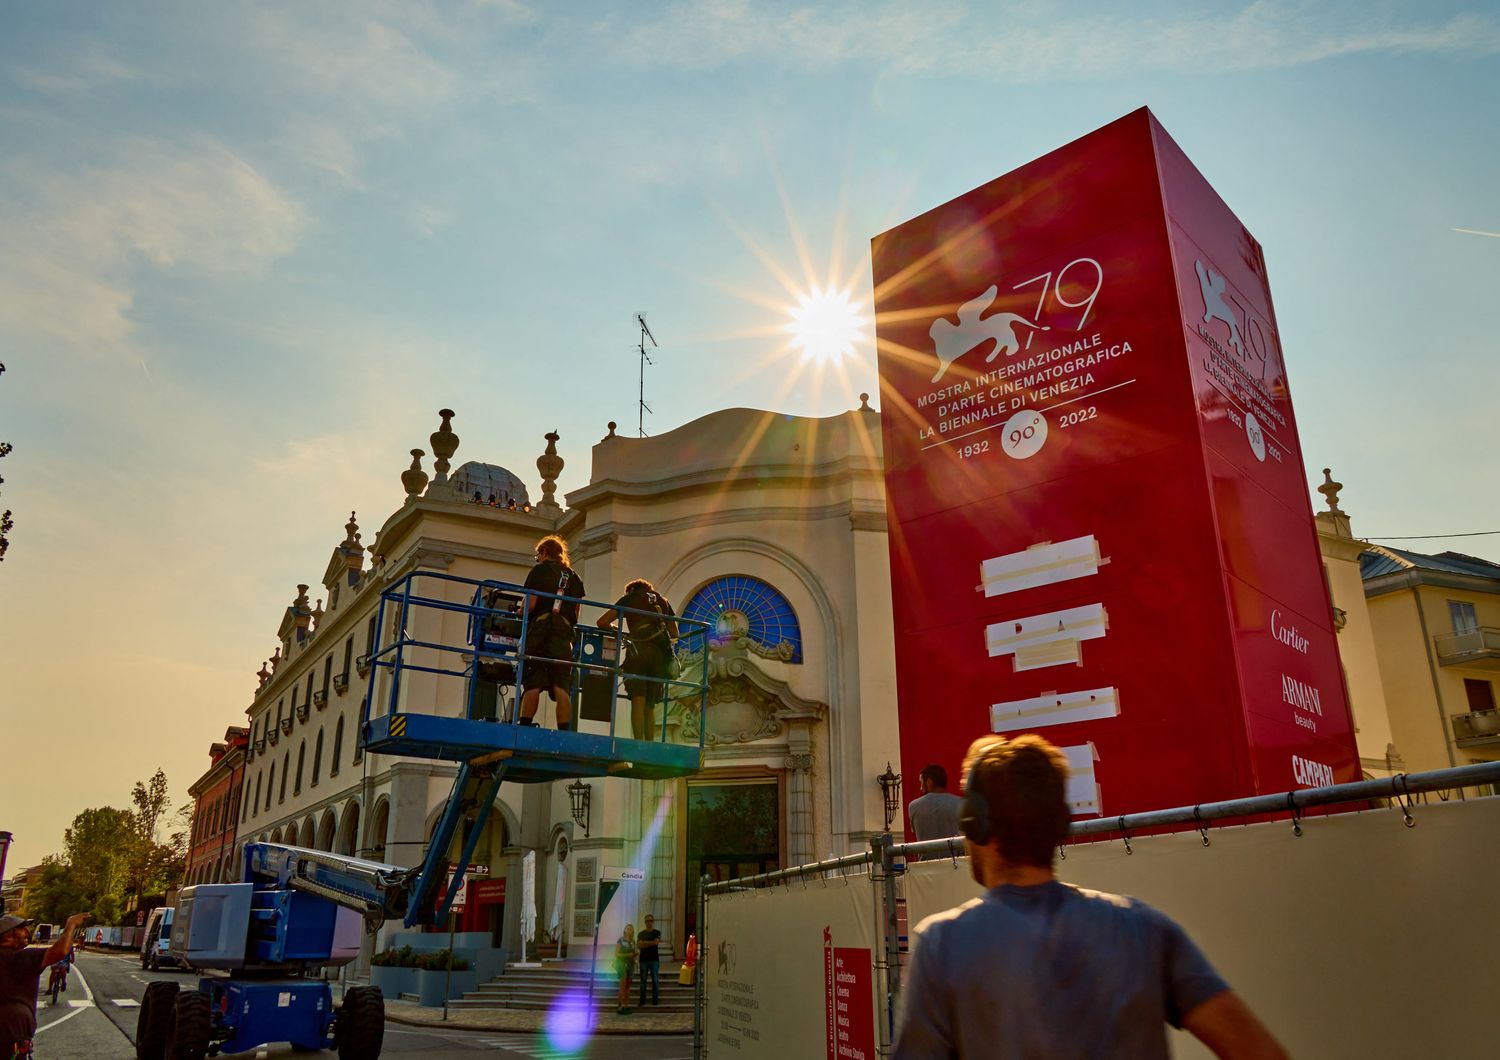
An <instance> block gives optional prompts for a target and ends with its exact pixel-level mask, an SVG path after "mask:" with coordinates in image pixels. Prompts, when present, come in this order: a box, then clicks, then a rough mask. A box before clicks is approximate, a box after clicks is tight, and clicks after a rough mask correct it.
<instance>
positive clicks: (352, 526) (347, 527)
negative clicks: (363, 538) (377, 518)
mask: <svg viewBox="0 0 1500 1060" xmlns="http://www.w3.org/2000/svg"><path fill="white" fill-rule="evenodd" d="M364 550H365V546H364V545H361V544H360V543H359V524H358V523H356V522H355V521H354V513H353V512H352V511H351V512H350V513H349V521H348V522H347V523H345V524H344V551H345V552H350V551H359V552H363V551H364Z"/></svg>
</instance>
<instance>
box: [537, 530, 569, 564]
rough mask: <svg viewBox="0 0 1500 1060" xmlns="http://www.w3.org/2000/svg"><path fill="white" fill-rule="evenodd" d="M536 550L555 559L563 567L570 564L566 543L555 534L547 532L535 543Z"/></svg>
mask: <svg viewBox="0 0 1500 1060" xmlns="http://www.w3.org/2000/svg"><path fill="white" fill-rule="evenodd" d="M536 550H537V551H538V552H540V553H541V554H542V555H544V556H546V557H547V558H548V559H555V560H557V561H558V562H559V563H561V564H562V565H563V566H564V567H567V566H571V564H569V563H568V543H567V542H566V541H564V540H563V539H562V538H560V537H558V536H557V535H556V534H548V535H547V536H546V537H544V538H542V539H541V540H540V541H538V542H537V543H536Z"/></svg>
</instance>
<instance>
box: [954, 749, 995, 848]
mask: <svg viewBox="0 0 1500 1060" xmlns="http://www.w3.org/2000/svg"><path fill="white" fill-rule="evenodd" d="M978 781H979V763H978V762H975V763H974V765H973V766H971V767H970V769H969V775H968V777H967V778H966V779H965V780H964V801H963V805H962V806H960V807H959V808H958V830H959V831H960V832H962V833H963V834H964V838H965V839H967V840H969V842H971V843H975V844H978V845H979V846H984V845H985V844H986V843H988V842H989V841H990V840H991V839H994V838H995V834H994V830H993V829H992V828H991V827H990V801H989V800H988V799H986V798H985V797H984V792H982V791H980V790H979V783H978Z"/></svg>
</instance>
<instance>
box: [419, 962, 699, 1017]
mask: <svg viewBox="0 0 1500 1060" xmlns="http://www.w3.org/2000/svg"><path fill="white" fill-rule="evenodd" d="M679 963H680V962H676V961H671V962H663V964H662V976H661V1004H660V1005H655V1006H653V1005H651V1004H649V1001H648V1004H647V1006H646V1008H647V1010H649V1011H652V1012H688V1013H690V1012H692V1011H693V988H692V987H691V986H682V985H680V984H679V983H678V982H677V969H678V967H679ZM619 989H620V985H619V980H618V979H617V978H616V976H615V972H614V967H613V965H612V963H608V962H606V961H604V960H601V961H600V962H599V967H598V969H597V971H596V974H595V977H594V1008H595V1009H596V1010H598V1011H601V1012H613V1011H614V1009H615V1005H616V1003H617V1001H618V998H619ZM588 993H589V962H588V961H582V960H578V959H576V958H569V959H567V960H561V961H546V962H544V963H543V965H542V967H540V968H516V967H514V966H512V967H508V968H506V970H505V974H504V975H501V976H497V977H496V978H494V979H491V980H490V981H489V982H488V983H482V984H480V986H479V989H478V990H472V991H469V992H468V993H466V994H464V996H463V997H462V998H461V999H460V1000H457V1001H450V1002H448V1007H449V1008H450V1009H459V1008H461V1009H524V1010H528V1011H533V1012H546V1011H548V1010H550V1009H551V1008H552V1007H553V1006H554V1005H556V1004H557V1003H558V1002H560V1001H562V1000H563V999H564V998H568V999H574V1000H578V999H586V998H587V997H588ZM639 999H640V980H639V979H637V980H635V981H633V982H632V983H631V984H630V1007H631V1008H637V1005H636V1002H637V1001H638V1000H639Z"/></svg>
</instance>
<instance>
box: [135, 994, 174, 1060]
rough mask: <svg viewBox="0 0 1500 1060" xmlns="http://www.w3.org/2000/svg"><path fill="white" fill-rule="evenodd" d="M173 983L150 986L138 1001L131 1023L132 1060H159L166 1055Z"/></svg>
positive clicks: (169, 1030)
mask: <svg viewBox="0 0 1500 1060" xmlns="http://www.w3.org/2000/svg"><path fill="white" fill-rule="evenodd" d="M176 1000H177V984H176V983H150V984H148V985H147V986H146V993H145V994H144V995H143V996H142V997H141V1011H140V1015H139V1016H137V1017H136V1021H135V1055H136V1060H162V1058H163V1057H165V1056H166V1054H167V1035H168V1034H169V1033H170V1032H171V1030H172V1017H173V1012H174V1005H175V1003H176Z"/></svg>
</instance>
